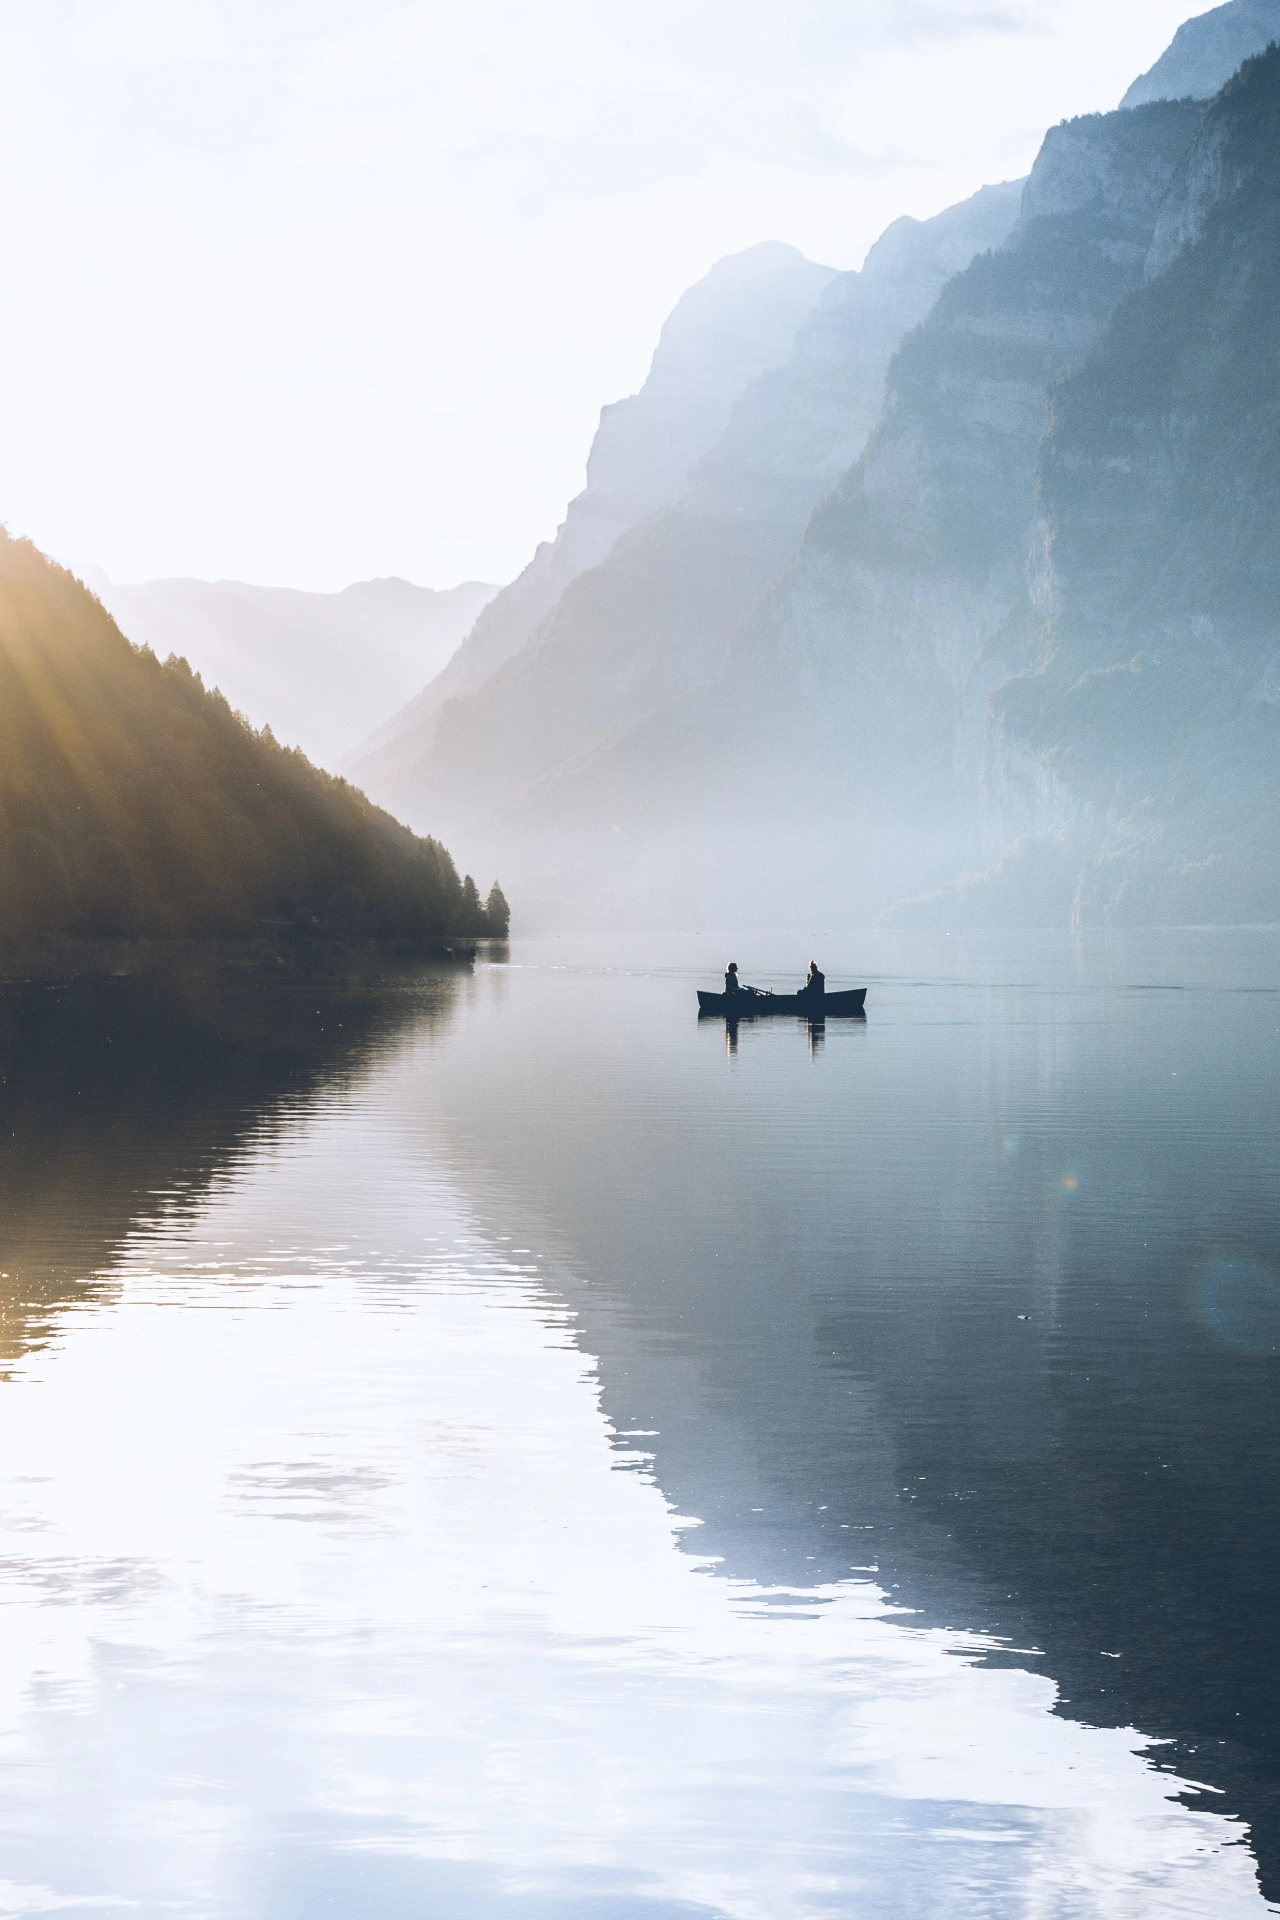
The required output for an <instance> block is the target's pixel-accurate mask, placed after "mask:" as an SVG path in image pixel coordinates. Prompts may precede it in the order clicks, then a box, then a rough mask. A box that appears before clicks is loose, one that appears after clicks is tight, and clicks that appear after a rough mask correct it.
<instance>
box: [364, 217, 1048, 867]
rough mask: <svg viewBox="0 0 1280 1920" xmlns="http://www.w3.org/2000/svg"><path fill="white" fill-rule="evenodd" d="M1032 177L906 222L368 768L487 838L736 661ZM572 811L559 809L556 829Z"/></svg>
mask: <svg viewBox="0 0 1280 1920" xmlns="http://www.w3.org/2000/svg"><path fill="white" fill-rule="evenodd" d="M1020 192H1021V185H1020V183H1014V184H1011V185H1002V186H996V187H985V188H983V189H982V190H981V191H980V192H979V193H977V194H975V195H974V196H973V197H972V198H971V199H970V200H968V201H965V202H964V203H963V204H961V205H960V206H957V207H953V208H950V209H948V210H947V211H946V212H945V213H942V214H940V215H938V216H937V217H936V218H934V219H932V220H928V221H915V220H900V221H897V222H895V223H894V225H893V226H892V227H891V228H890V229H889V230H888V232H887V233H886V234H885V235H884V236H883V237H882V238H881V240H880V241H878V242H877V244H876V246H875V247H873V248H872V250H871V252H870V254H869V255H868V257H867V260H866V263H865V265H864V266H863V268H862V270H861V271H860V272H852V273H845V274H841V275H840V276H838V277H837V278H836V279H835V280H833V281H832V282H831V284H830V285H829V286H828V287H827V289H826V291H825V293H824V294H823V296H822V298H821V300H820V301H819V302H818V304H817V307H816V308H815V310H814V312H813V314H812V316H811V317H810V318H809V320H808V321H807V322H806V324H805V325H804V327H803V328H802V329H801V331H800V334H799V336H798V338H797V340H796V344H795V349H794V352H793V353H792V355H791V357H790V358H789V360H788V361H787V362H786V363H785V365H783V366H782V367H780V368H778V369H777V370H776V371H774V372H770V373H766V374H764V375H762V376H761V378H760V379H758V380H757V381H756V382H755V383H754V385H752V386H751V387H750V388H749V389H748V390H747V392H746V393H745V394H744V396H743V398H742V399H741V401H740V402H739V404H738V406H737V408H736V409H735V411H734V413H733V415H732V417H731V419H730V421H729V423H728V426H727V429H726V431H725V433H724V434H723V436H722V437H721V438H720V440H719V441H718V442H717V444H716V445H715V446H714V447H713V448H712V449H711V450H710V452H708V453H707V455H706V456H705V457H704V458H703V460H702V461H701V462H700V463H699V465H698V466H697V467H696V468H695V469H694V471H693V474H692V475H691V477H690V480H689V484H688V486H687V489H686V490H685V493H684V495H683V497H682V498H681V500H680V501H679V502H678V503H677V504H676V505H674V506H671V507H668V508H667V509H666V510H665V511H663V512H660V513H657V514H655V515H653V516H651V517H650V518H649V519H647V520H645V521H644V522H642V523H641V524H640V525H639V526H637V527H635V528H633V529H632V530H631V531H630V532H629V533H627V534H625V535H624V536H623V537H622V538H621V539H620V540H619V541H618V542H617V544H616V546H615V547H614V548H613V550H612V552H611V553H610V554H609V555H608V557H607V558H606V559H605V560H604V561H603V562H602V563H601V564H600V565H599V566H597V567H595V568H593V569H591V570H589V571H586V572H584V573H582V574H581V575H580V576H579V577H578V578H577V579H576V580H575V581H573V582H572V584H571V585H570V586H569V587H568V589H567V590H566V591H565V592H564V593H563V594H562V595H561V597H560V599H559V601H558V602H557V604H556V606H555V607H554V608H553V609H552V611H551V612H550V613H549V614H548V615H547V616H546V618H545V619H544V620H543V621H542V623H541V624H540V626H539V627H538V629H537V630H536V632H535V634H534V636H533V638H532V640H531V642H530V644H529V645H528V646H527V647H526V648H525V649H524V650H523V651H522V652H521V653H520V654H519V656H518V657H517V658H515V659H513V660H512V661H511V662H510V663H509V664H508V665H507V666H506V667H505V668H503V669H502V670H501V671H499V672H498V673H496V674H494V675H493V676H492V677H491V678H490V679H489V680H488V682H487V683H486V684H485V685H484V686H483V687H482V688H481V689H479V690H478V691H477V692H476V693H475V694H474V695H473V696H472V697H470V698H469V699H465V700H458V701H456V702H455V703H453V704H452V705H450V706H449V707H447V708H445V709H444V710H443V711H442V712H441V713H440V714H439V715H438V718H437V717H435V716H433V717H432V718H431V720H430V723H429V725H428V726H426V727H423V728H419V730H418V731H417V732H416V733H415V734H414V735H413V736H405V738H404V739H402V741H401V742H399V743H398V750H399V751H400V753H401V754H402V755H403V756H404V757H403V759H402V762H401V764H400V765H399V766H398V767H397V766H394V765H392V764H391V754H390V753H389V752H386V751H384V752H383V753H382V754H381V755H380V756H379V757H378V760H377V761H376V762H375V763H364V764H361V765H359V766H357V767H356V769H355V770H354V771H355V773H356V775H357V777H359V778H361V779H362V780H363V781H364V782H365V784H367V785H368V786H369V788H370V790H371V791H373V792H375V793H377V794H378V795H379V796H380V797H381V798H383V799H385V800H386V801H387V802H388V804H394V805H396V806H398V807H401V808H403V809H406V810H407V811H408V813H409V815H410V817H415V818H416V817H419V816H421V817H427V816H428V815H429V816H430V817H431V818H433V819H437V818H444V819H448V820H449V821H451V822H455V823H457V824H461V823H462V822H465V823H466V830H467V832H468V837H469V841H470V842H471V843H472V844H474V840H473V839H472V836H473V835H474V833H475V832H476V830H477V829H478V828H481V827H483V826H484V825H485V824H486V823H489V824H490V825H491V828H492V829H493V830H495V831H497V832H499V833H501V835H502V836H503V841H504V844H506V843H507V841H508V837H509V836H510V835H511V834H513V833H514V834H515V836H516V837H517V838H520V837H522V836H523V834H524V832H525V828H526V825H527V827H528V831H529V833H530V834H531V835H532V836H533V837H534V839H536V838H537V836H538V834H539V832H540V831H541V828H540V827H539V825H538V823H537V814H538V803H537V800H536V799H535V801H534V804H533V806H532V808H531V809H529V810H528V812H527V818H526V815H525V814H524V813H523V812H522V811H521V809H522V801H523V798H524V797H525V796H527V795H529V794H530V793H536V791H537V790H538V789H539V787H540V785H541V784H542V783H546V782H551V783H553V784H554V782H555V781H556V779H557V777H558V776H559V775H560V774H561V772H562V771H563V770H564V769H566V768H570V769H572V768H574V767H576V766H577V765H578V764H579V763H580V762H581V761H582V759H583V757H584V756H588V757H589V756H591V755H592V754H595V753H598V752H599V751H600V749H601V747H602V745H603V743H605V742H607V741H609V740H610V739H612V738H613V737H614V736H615V735H616V734H618V733H619V732H620V731H621V730H624V729H626V728H628V727H630V726H633V725H634V724H635V722H636V721H637V720H639V719H640V718H642V717H643V716H644V715H645V714H647V713H650V712H653V711H655V710H656V709H658V708H659V707H661V706H662V704H663V703H664V702H666V701H668V700H670V699H671V698H672V697H674V696H676V695H678V694H681V693H683V692H686V691H687V690H688V689H689V688H691V687H694V686H698V685H701V684H703V683H705V682H706V681H707V680H708V679H709V678H710V677H712V676H713V675H714V674H715V673H716V672H718V671H719V669H720V668H721V666H722V664H723V660H724V655H725V650H726V648H727V646H728V643H729V640H730V637H731V635H732V634H733V631H734V629H735V628H736V627H737V625H738V624H739V623H740V622H741V621H742V619H743V618H744V617H745V616H746V614H747V613H748V612H749V610H750V608H751V606H752V604H753V602H754V601H755V600H756V598H757V597H758V595H759V594H760V592H761V591H762V590H763V589H764V588H765V587H766V586H767V585H768V584H769V582H770V581H771V580H772V579H773V578H774V577H775V576H776V575H777V573H778V572H779V571H780V569H781V568H782V567H783V566H784V565H785V564H786V561H787V559H788V557H789V556H790V554H791V552H792V551H793V549H794V547H795V544H796V541H797V540H798V539H799V537H800V535H801V533H802V531H803V529H804V525H805V521H806V520H807V518H808V516H809V514H810V512H811V511H812V509H813V508H814V506H815V505H816V504H817V502H818V501H819V500H820V499H821V498H822V497H823V496H824V494H826V493H827V492H828V491H829V489H830V488H831V486H832V485H833V484H834V483H835V481H836V480H837V479H838V478H839V476H840V475H841V474H842V473H843V472H844V471H845V470H846V469H847V468H848V466H849V465H850V463H851V462H852V461H853V460H854V459H856V457H857V455H858V453H859V452H860V450H861V448H862V445H863V443H864V441H865V439H866V436H867V433H868V431H869V430H870V428H871V427H872V425H873V424H874V422H875V419H876V416H877V414H878V412H879V409H880V405H881V401H882V395H883V383H884V373H885V368H886V366H887V364H888V362H889V359H890V357H891V355H892V353H893V350H894V347H895V346H896V345H897V343H898V341H899V339H900V338H901V336H902V334H903V332H904V331H905V329H906V328H907V327H909V326H911V325H913V324H914V323H915V322H916V321H917V320H919V319H920V318H921V317H922V316H923V315H924V314H925V313H926V312H927V311H928V310H929V307H930V306H931V305H932V303H933V301H934V300H935V299H936V297H937V295H938V293H939V291H940V290H941V289H942V287H943V286H945V284H946V282H947V281H948V279H949V278H950V277H951V275H952V274H953V273H955V272H956V271H957V269H958V268H960V267H963V266H965V265H967V263H968V262H969V261H970V260H972V258H973V257H974V255H975V253H978V252H980V251H982V250H983V249H985V248H989V247H991V246H993V245H998V244H999V243H1000V242H1001V241H1003V240H1004V238H1005V237H1006V236H1007V234H1008V232H1009V230H1010V228H1011V227H1012V225H1013V223H1014V220H1015V218H1016V216H1017V208H1018V201H1019V195H1020ZM491 612H493V613H496V612H497V603H495V608H494V609H492V610H491ZM488 617H489V616H488V615H486V616H485V619H486V620H487V619H488ZM484 624H485V620H482V621H481V623H480V627H483V626H484ZM480 627H478V628H477V634H479V631H480ZM410 745H411V746H412V747H413V749H414V757H412V758H410V757H409V755H408V753H407V752H406V751H405V749H406V748H407V747H409V746H410ZM513 808H514V809H515V810H516V812H517V813H518V814H519V815H520V817H519V818H518V819H516V820H513V819H512V818H511V814H512V810H513ZM563 829H564V821H563V819H562V818H561V817H559V816H557V818H556V821H555V823H554V826H553V827H551V829H550V830H551V831H553V832H554V833H555V834H556V835H559V834H560V833H561V832H562V831H563ZM570 831H572V828H570ZM531 857H532V858H534V859H535V860H537V861H541V860H542V859H543V857H544V856H543V854H542V853H541V852H538V851H535V852H534V853H533V854H532V856H531Z"/></svg>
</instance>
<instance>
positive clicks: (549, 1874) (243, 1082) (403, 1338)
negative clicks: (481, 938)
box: [0, 934, 1280, 1920]
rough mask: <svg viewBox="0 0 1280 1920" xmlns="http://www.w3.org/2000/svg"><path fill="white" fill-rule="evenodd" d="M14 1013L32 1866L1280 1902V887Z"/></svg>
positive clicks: (410, 1899)
mask: <svg viewBox="0 0 1280 1920" xmlns="http://www.w3.org/2000/svg"><path fill="white" fill-rule="evenodd" d="M811 952H812V953H816V954H817V957H818V958H819V960H820V961H821V962H822V963H823V964H824V965H825V967H826V971H827V976H828V982H829V984H830V985H831V986H838V985H845V984H867V985H869V986H870V989H871V992H870V996H869V1000H868V1017H867V1019H866V1021H865V1022H839V1023H837V1022H835V1021H831V1022H828V1023H827V1024H826V1027H825V1029H822V1028H817V1029H815V1028H812V1027H811V1026H810V1025H809V1024H808V1023H806V1022H804V1021H797V1020H795V1019H790V1018H788V1019H783V1020H779V1021H759V1022H755V1023H747V1022H744V1023H742V1024H741V1026H740V1028H739V1030H738V1032H737V1033H736V1034H731V1033H729V1032H727V1031H726V1027H725V1024H724V1022H723V1021H719V1022H717V1021H702V1022H699V1020H698V1019H697V1016H696V1012H695V1001H694V993H693V989H694V986H695V985H696V984H703V985H707V984H712V983H713V982H714V979H715V976H716V974H717V973H718V971H719V970H720V969H722V967H723V964H724V961H725V960H726V959H727V958H730V957H732V958H736V959H737V960H738V961H739V962H740V964H741V966H742V970H743V973H744V976H745V977H746V978H748V979H756V980H758V981H760V982H761V983H762V984H774V985H778V986H789V987H793V986H794V985H795V984H796V981H797V979H798V978H799V976H800V975H802V973H803V970H804V964H805V962H806V961H807V960H808V958H809V955H810V953H811ZM0 1047H2V1048H3V1060H2V1063H0V1064H2V1067H3V1075H4V1081H3V1086H2V1087H0V1181H2V1183H3V1185H2V1188H0V1197H2V1200H3V1214H2V1216H0V1268H2V1270H3V1279H2V1280H0V1301H2V1302H3V1322H2V1323H0V1356H2V1359H3V1378H2V1379H0V1635H2V1636H3V1637H2V1653H0V1915H8V1914H13V1915H17V1914H23V1915H25V1914H36V1913H49V1912H57V1913H60V1914H69V1915H75V1914H79V1913H84V1914H93V1915H95V1916H96V1915H104V1914H105V1915H110V1914H113V1913H118V1914H120V1915H121V1916H124V1915H143V1916H152V1915H155V1916H160V1915H172V1914H179V1915H190V1916H209V1917H210V1920H213V1917H214V1916H224V1915H225V1916H234V1917H235V1920H303V1916H308V1917H309V1916H312V1915H325V1914H333V1915H335V1916H342V1917H343V1920H365V1917H366V1916H367V1917H368V1920H375V1917H376V1920H400V1916H406V1917H407V1916H415V1917H416V1916H422V1915H432V1916H436V1915H439V1916H443V1917H445V1920H451V1917H452V1916H459V1917H460V1920H461V1917H462V1916H468V1917H469V1916H477V1917H481V1916H482V1917H484V1920H488V1917H489V1916H493V1917H494V1920H507V1916H518V1915H519V1916H523V1915H530V1916H536V1917H537V1920H542V1917H543V1916H546V1917H548V1920H549V1917H550V1916H559V1915H563V1916H566V1920H579V1917H580V1916H581V1917H582V1920H585V1917H586V1916H592V1917H593V1920H596V1917H597V1916H598V1917H599V1920H604V1917H605V1916H608V1917H609V1920H614V1916H617V1920H632V1917H633V1916H635V1917H636V1920H639V1916H655V1917H660V1916H675V1915H706V1916H732V1920H774V1916H781V1917H786V1920H789V1917H790V1916H796V1917H797V1920H799V1917H800V1916H809V1915H813V1916H827V1915H846V1914H848V1915H854V1914H856V1915H859V1916H864V1915H865V1916H881V1915H883V1916H886V1917H888V1916H895V1917H896V1916H915V1915H935V1914H942V1913H945V1914H947V1915H948V1916H970V1915H972V1916H979V1915H981V1916H1004V1915H1011V1916H1013V1915H1017V1916H1024V1915H1025V1916H1036V1920H1046V1917H1048V1916H1059V1915H1062V1916H1072V1917H1073V1920H1074V1917H1075V1916H1091V1915H1105V1916H1113V1915H1114V1916H1126V1920H1127V1917H1128V1916H1135V1917H1137V1916H1145V1915H1166V1914H1167V1915H1186V1916H1195V1917H1196V1920H1200V1916H1204V1915H1207V1914H1210V1913H1212V1914H1215V1915H1218V1914H1221V1915H1226V1916H1231V1915H1235V1914H1240V1915H1244V1914H1255V1913H1256V1914H1261V1913H1264V1912H1266V1911H1268V1910H1274V1909H1269V1907H1268V1904H1267V1894H1268V1893H1270V1892H1271V1891H1272V1888H1273V1885H1274V1883H1275V1877H1276V1874H1277V1842H1278V1841H1280V1801H1278V1799H1277V1784H1278V1781H1280V1768H1278V1766H1277V1757H1276V1742H1277V1739H1278V1738H1280V1701H1277V1698H1276V1692H1275V1686H1274V1680H1273V1675H1274V1671H1275V1660H1274V1651H1273V1648H1274V1634H1275V1625H1276V1605H1275V1593H1276V1585H1277V1574H1278V1573H1280V1556H1278V1555H1277V1552H1276V1541H1277V1525H1276V1504H1277V1498H1278V1497H1280V1496H1278V1494H1277V1488H1278V1487H1280V1474H1278V1471H1277V1470H1278V1469H1280V1457H1278V1455H1280V1446H1278V1444H1277V1442H1278V1438H1280V1409H1278V1406H1277V1387H1278V1385H1280V1372H1278V1369H1280V1187H1278V1185H1277V1172H1278V1170H1280V1121H1278V1120H1277V1118H1276V1101H1275V1097H1274V1087H1275V1082H1276V1071H1277V1066H1278V1065H1280V936H1273V935H1269V934H1239V935H1221V934H1218V935H1198V934H1181V935H1176V936H1159V937H1156V936H1141V937H1137V936H1135V937H1129V938H1118V937H1112V938H1104V937H1102V936H1095V937H1091V938H1088V939H1082V940H1080V941H1077V942H1076V943H1074V944H1073V943H1071V942H1070V941H1067V940H1057V939H1049V938H1045V939H1041V940H1023V941H1013V940H1005V941H990V942H985V943H984V942H968V943H963V944H962V943H961V942H959V941H948V940H945V939H936V940H929V941H922V940H917V939H912V940H906V939H904V938H888V937H886V938H879V939H873V938H871V937H866V938H863V939H861V940H851V939H850V938H849V937H847V936H844V937H841V938H840V939H838V940H836V939H828V940H826V941H824V942H823V943H822V944H821V945H819V944H818V943H817V940H816V938H815V936H812V935H805V936H803V937H802V938H797V939H796V940H792V941H782V940H780V939H778V938H777V937H773V938H771V939H769V940H767V941H765V940H761V939H759V938H757V939H754V940H752V939H749V938H748V937H747V936H743V935H737V936H734V940H733V949H732V953H730V951H729V950H728V948H727V947H726V945H725V941H724V938H723V936H717V937H716V938H715V939H714V940H712V939H709V938H702V937H698V938H690V939H680V940H677V939H674V938H673V939H666V940H660V939H653V938H651V939H645V940H633V941H630V942H627V943H623V942H620V941H610V942H605V941H598V942H594V943H592V942H587V941H583V940H574V941H568V940H566V941H547V942H539V943H523V944H522V943H519V942H517V943H513V945H512V947H511V949H510V951H509V955H508V954H507V953H506V950H503V952H502V953H501V954H494V955H492V956H484V957H482V958H481V960H480V961H479V962H478V964H477V966H476V968H475V970H474V973H471V972H470V971H468V970H467V969H465V968H462V967H458V968H453V969H441V970H437V971H432V970H426V971H421V972H418V973H415V974H410V975H401V976H400V977H398V978H396V979H394V980H388V981H383V982H379V983H376V984H369V983H364V984H359V985H358V984H355V983H352V984H351V985H349V986H348V987H346V988H345V989H343V990H342V991H338V990H336V989H335V988H334V987H333V986H332V985H330V986H329V987H327V988H325V989H323V990H316V989H314V988H309V987H307V986H306V985H298V984H297V983H292V984H290V983H288V982H285V983H282V984H278V985H276V984H273V985H272V987H271V989H270V991H267V990H265V989H262V988H254V987H252V986H250V985H246V986H243V987H240V988H236V987H230V986H226V987H223V988H222V989H220V990H219V991H218V992H216V993H213V992H211V991H210V990H209V989H208V988H207V987H204V986H200V985H198V984H196V985H191V986H189V987H187V988H179V987H174V988H171V989H168V990H164V991H161V990H159V989H157V988H155V987H154V986H149V987H146V988H143V987H141V986H139V985H137V984H136V983H131V982H127V981H117V982H108V983H104V984H101V985H98V986H85V987H80V988H77V989H74V990H67V991H61V992H53V993H41V994H10V995H9V996H8V997H7V998H6V999H5V1000H4V1001H3V1003H2V1004H0Z"/></svg>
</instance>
